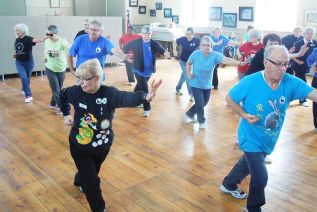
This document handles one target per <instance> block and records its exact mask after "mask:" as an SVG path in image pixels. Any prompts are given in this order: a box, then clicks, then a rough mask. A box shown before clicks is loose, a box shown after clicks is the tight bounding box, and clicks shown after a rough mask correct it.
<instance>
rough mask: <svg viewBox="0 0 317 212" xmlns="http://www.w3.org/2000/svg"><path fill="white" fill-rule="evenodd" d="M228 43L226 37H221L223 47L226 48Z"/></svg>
mask: <svg viewBox="0 0 317 212" xmlns="http://www.w3.org/2000/svg"><path fill="white" fill-rule="evenodd" d="M228 43H229V39H228V38H227V37H226V36H223V37H222V44H223V45H225V46H227V45H228Z"/></svg>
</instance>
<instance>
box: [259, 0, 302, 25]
mask: <svg viewBox="0 0 317 212" xmlns="http://www.w3.org/2000/svg"><path fill="white" fill-rule="evenodd" d="M297 9H298V0H265V1H263V0H256V5H255V13H254V14H255V21H254V25H255V27H256V28H258V29H261V30H267V31H293V29H294V27H295V26H296V25H297V23H296V21H297V20H296V19H297V17H298V16H297Z"/></svg>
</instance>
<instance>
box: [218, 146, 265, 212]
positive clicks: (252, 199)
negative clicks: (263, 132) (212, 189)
mask: <svg viewBox="0 0 317 212" xmlns="http://www.w3.org/2000/svg"><path fill="white" fill-rule="evenodd" d="M265 156H266V154H265V153H263V152H244V155H243V156H242V157H241V159H240V160H239V161H238V162H237V163H236V164H235V165H234V167H233V168H232V170H231V171H230V172H229V174H228V175H227V176H226V177H225V178H224V180H223V182H222V184H223V185H224V186H225V187H226V188H227V189H229V190H235V189H237V187H238V185H237V184H240V183H241V181H242V180H243V179H244V178H245V177H246V176H248V175H249V174H250V175H251V180H250V187H249V194H248V199H247V209H248V211H249V212H258V211H261V206H263V205H264V204H265V193H264V189H265V187H266V185H267V181H268V174H267V169H266V166H265V164H264V158H265Z"/></svg>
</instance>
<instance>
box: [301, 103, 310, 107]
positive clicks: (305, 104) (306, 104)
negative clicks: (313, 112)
mask: <svg viewBox="0 0 317 212" xmlns="http://www.w3.org/2000/svg"><path fill="white" fill-rule="evenodd" d="M300 105H301V106H303V107H309V104H308V102H302V103H300Z"/></svg>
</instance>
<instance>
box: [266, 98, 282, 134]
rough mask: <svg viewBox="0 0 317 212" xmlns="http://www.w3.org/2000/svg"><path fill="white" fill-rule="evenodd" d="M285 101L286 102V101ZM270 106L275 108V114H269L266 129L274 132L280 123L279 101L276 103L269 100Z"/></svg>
mask: <svg viewBox="0 0 317 212" xmlns="http://www.w3.org/2000/svg"><path fill="white" fill-rule="evenodd" d="M284 101H285V100H284ZM268 102H269V105H270V106H271V107H272V108H273V110H274V111H273V112H271V113H269V114H268V115H267V117H266V118H265V122H264V124H265V128H266V130H268V131H273V130H276V129H277V128H278V122H279V119H280V114H281V113H280V111H279V109H278V108H277V100H276V99H275V100H274V102H273V101H271V100H268Z"/></svg>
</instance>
